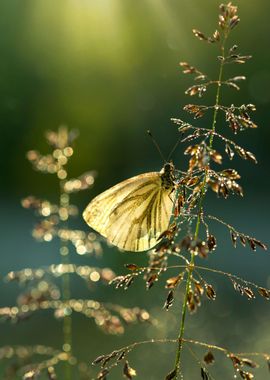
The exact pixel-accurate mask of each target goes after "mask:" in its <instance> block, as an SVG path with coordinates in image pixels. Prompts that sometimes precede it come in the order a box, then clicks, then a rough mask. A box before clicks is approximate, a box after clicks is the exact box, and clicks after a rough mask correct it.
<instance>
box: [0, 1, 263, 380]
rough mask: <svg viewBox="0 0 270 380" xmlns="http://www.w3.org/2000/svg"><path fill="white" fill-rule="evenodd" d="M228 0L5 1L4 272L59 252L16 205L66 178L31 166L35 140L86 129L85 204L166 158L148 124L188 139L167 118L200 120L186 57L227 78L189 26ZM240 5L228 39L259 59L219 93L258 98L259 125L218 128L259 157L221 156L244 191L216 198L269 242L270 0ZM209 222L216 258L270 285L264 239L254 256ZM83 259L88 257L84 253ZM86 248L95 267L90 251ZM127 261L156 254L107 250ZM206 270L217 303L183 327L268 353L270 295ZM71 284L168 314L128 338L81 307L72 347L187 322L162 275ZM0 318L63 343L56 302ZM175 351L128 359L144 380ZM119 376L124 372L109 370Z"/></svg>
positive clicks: (230, 217)
mask: <svg viewBox="0 0 270 380" xmlns="http://www.w3.org/2000/svg"><path fill="white" fill-rule="evenodd" d="M218 4H219V2H218V1H216V0H207V1H201V0H166V1H165V0H144V1H141V0H137V1H132V0H124V1H123V0H96V1H94V0H65V1H64V0H57V1H55V0H54V1H52V0H24V1H21V0H1V4H0V56H1V59H0V131H1V147H0V173H1V188H0V193H1V222H0V223H1V226H0V227H1V229H0V231H1V241H2V244H1V274H2V275H4V274H5V273H6V272H7V271H9V270H12V269H21V268H24V267H29V266H33V267H38V266H42V265H46V264H50V263H52V262H59V257H58V254H57V245H50V244H40V245H38V244H37V243H35V242H34V241H33V240H32V238H31V236H30V231H31V227H32V225H33V223H34V220H35V218H34V216H32V215H31V214H30V213H29V212H27V211H25V210H23V209H21V207H20V199H21V198H22V197H24V196H26V195H28V194H34V195H36V196H41V197H43V198H44V197H48V198H50V199H52V200H55V199H56V198H57V197H58V194H57V189H58V188H57V182H56V180H54V179H53V177H52V176H46V175H42V174H39V173H36V172H33V171H32V170H31V167H30V165H29V163H28V162H27V160H26V159H25V153H26V151H28V150H29V149H38V150H40V151H41V152H42V153H48V151H49V148H48V146H47V145H46V143H45V139H44V133H45V131H46V130H47V129H56V128H57V127H58V126H59V125H60V124H65V125H68V126H69V127H70V128H75V129H78V130H79V131H80V137H79V138H78V140H77V141H76V144H75V154H74V156H73V157H72V160H71V163H70V165H69V173H70V175H71V176H76V175H79V174H81V173H83V172H85V171H87V170H90V169H95V170H97V172H98V178H97V180H96V186H95V187H94V188H93V190H90V191H87V192H84V193H81V194H80V195H76V196H74V199H73V201H74V202H75V203H76V204H78V205H79V206H80V208H81V210H82V209H83V208H84V207H85V205H86V204H87V203H88V202H89V200H90V199H91V198H92V197H93V196H94V195H96V194H97V193H99V192H100V191H102V190H105V189H106V188H107V187H109V186H111V185H113V184H115V183H116V182H119V181H120V180H123V179H125V178H127V177H131V176H132V175H135V174H139V173H143V172H147V171H152V170H159V169H160V168H161V166H162V160H161V158H160V156H159V154H158V153H157V151H156V150H155V147H154V146H153V144H152V142H151V140H150V139H149V138H148V137H147V136H146V130H147V129H151V130H152V132H153V134H154V135H155V137H156V139H157V140H158V141H159V143H160V146H161V149H162V151H163V152H164V155H165V156H166V155H167V154H168V153H169V152H170V150H171V148H172V146H173V145H174V143H175V141H176V139H177V138H178V133H177V128H176V127H175V126H174V125H173V124H172V123H171V122H170V118H171V117H179V118H185V120H187V121H188V122H191V121H192V119H191V118H190V116H189V115H187V114H185V113H184V112H183V111H182V108H183V106H184V105H185V104H187V103H190V102H192V103H193V102H195V103H196V102H201V100H199V101H198V99H194V98H189V97H188V96H186V95H184V91H185V89H186V88H187V87H188V86H189V85H190V84H192V82H191V77H188V76H183V75H182V74H181V70H180V67H179V65H178V64H179V62H180V61H188V62H189V63H190V64H192V65H195V66H197V67H198V68H199V69H200V70H202V71H203V72H206V73H207V74H209V76H210V77H211V78H216V77H217V72H218V66H217V59H216V56H217V55H218V54H219V53H218V51H217V48H216V47H215V46H214V45H207V44H205V43H203V42H200V41H199V40H198V39H196V38H194V36H193V34H192V32H191V30H192V28H194V27H195V28H198V29H200V30H202V31H203V32H205V34H211V33H212V32H213V31H214V30H215V28H216V20H217V10H218ZM236 4H237V5H239V14H240V18H241V23H240V25H239V26H238V27H237V28H236V29H235V31H234V32H233V33H232V35H231V38H230V41H229V43H228V45H229V44H230V45H233V44H235V43H236V44H238V45H239V52H241V53H243V54H252V56H253V59H252V60H251V61H248V63H247V64H246V65H228V66H226V71H225V75H226V76H227V77H232V76H235V75H245V76H247V80H246V82H245V83H243V84H242V86H241V87H242V89H241V91H240V92H236V91H234V90H232V89H227V88H225V89H223V90H222V95H221V99H222V103H223V104H225V105H230V104H232V103H234V104H236V105H241V104H242V103H254V104H256V106H257V112H256V114H255V115H254V120H255V121H256V123H258V125H259V126H260V128H259V129H257V130H248V131H246V132H243V133H242V134H240V135H237V136H234V135H233V134H232V133H231V131H230V130H229V128H228V127H227V126H226V125H225V124H224V123H222V121H221V119H220V120H219V122H218V124H217V130H218V131H220V132H221V133H224V134H225V135H226V136H227V137H229V138H232V139H236V141H238V142H239V144H240V145H243V146H244V147H246V148H247V149H248V150H250V151H252V152H254V153H255V154H256V156H257V158H258V164H257V165H254V164H252V163H251V162H246V161H241V160H239V159H236V160H233V161H232V162H228V161H226V160H225V162H224V163H225V165H226V166H229V167H232V166H233V167H235V168H237V170H239V172H240V173H241V175H242V177H243V178H242V180H241V181H242V182H241V183H242V184H243V186H244V190H245V195H246V196H245V198H244V199H239V198H231V199H229V200H227V201H224V200H220V201H216V200H215V197H213V195H210V196H209V204H208V208H209V212H211V213H212V214H215V215H220V216H221V217H223V218H224V219H225V220H227V221H228V222H231V223H233V224H234V225H235V226H236V228H238V229H239V230H241V231H245V232H247V233H249V234H250V235H255V236H257V237H258V238H260V239H262V240H264V241H266V242H267V240H269V211H270V207H269V190H268V188H269V183H270V181H269V140H270V132H269V126H268V124H269V103H270V91H269V88H270V68H269V67H270V66H269V64H270V50H269V35H270V33H269V32H270V26H269V12H270V3H269V1H268V0H261V1H255V0H249V1H247V0H245V1H244V0H241V1H237V2H236ZM202 102H205V104H213V102H214V93H213V92H212V91H210V92H209V94H206V96H205V98H203V99H202ZM210 122H211V118H210V117H208V118H205V119H202V120H201V125H202V126H204V127H209V126H210ZM197 123H198V121H196V124H197ZM183 149H184V147H183V146H180V147H179V148H178V150H177V151H176V152H175V154H174V157H173V158H174V162H175V164H176V166H177V168H179V169H185V168H186V160H183V155H182V152H183ZM77 227H78V228H79V227H82V228H86V227H85V225H84V223H83V221H82V220H78V224H77ZM212 228H213V229H214V228H216V231H217V236H218V242H219V244H218V248H219V249H218V250H217V252H216V254H215V256H213V257H211V259H209V260H208V262H207V265H209V266H211V267H214V266H215V267H218V268H221V269H223V270H226V271H231V272H233V273H236V274H240V275H241V276H243V277H245V278H248V279H250V280H251V281H252V280H254V281H255V282H258V283H259V284H261V285H265V286H266V285H268V287H270V277H269V256H268V253H265V252H262V251H258V252H257V253H256V254H255V255H252V253H250V252H249V251H248V249H247V250H244V249H240V248H239V249H237V250H234V249H233V248H232V247H231V245H230V243H229V242H228V241H229V236H228V233H227V231H225V230H224V229H223V228H220V227H219V226H217V227H216V226H215V225H213V226H212ZM73 258H74V260H76V261H77V262H81V258H79V257H78V256H76V255H75V254H74V256H73ZM83 260H84V262H85V263H86V264H89V265H97V263H96V261H94V260H93V259H87V258H85V257H84V258H83ZM126 262H137V263H143V264H146V262H147V258H146V255H145V254H142V255H136V254H127V255H123V254H121V253H119V252H117V250H113V249H109V250H106V249H105V254H104V258H103V259H102V260H101V261H99V263H98V265H100V266H104V267H105V266H111V267H112V268H113V269H114V270H115V271H116V272H117V273H119V274H120V273H122V272H123V271H124V269H123V264H124V263H126ZM203 264H205V263H203ZM208 279H209V282H211V283H213V285H214V286H215V287H216V289H217V292H218V298H217V301H216V302H214V303H210V302H209V301H208V302H206V303H205V304H204V305H203V307H202V308H201V310H200V311H199V313H198V314H196V315H195V316H194V317H192V318H189V319H188V327H187V336H188V337H192V338H198V339H202V340H205V341H211V342H213V343H217V344H221V345H226V346H228V347H230V348H232V349H235V350H240V351H254V350H261V351H267V350H268V351H269V350H270V344H269V343H270V334H269V318H270V312H269V304H267V303H266V301H264V300H262V299H256V300H255V301H254V302H248V301H247V300H246V299H245V298H241V297H240V295H238V294H236V293H235V292H233V291H232V290H231V286H230V284H229V283H228V282H226V281H225V280H222V278H218V277H213V276H212V275H210V276H209V277H208ZM74 285H75V295H77V296H78V297H89V298H97V299H100V300H107V301H108V300H109V301H110V302H117V303H120V304H123V305H125V306H134V305H139V306H142V307H146V308H148V309H150V310H152V312H153V314H154V316H156V317H157V318H158V319H159V320H160V324H159V325H158V327H146V326H143V325H140V326H134V327H128V328H127V334H126V335H125V336H124V337H107V336H104V335H103V334H102V333H101V332H100V331H99V330H97V329H96V328H95V326H94V324H93V323H92V322H89V321H86V320H85V319H84V318H82V317H75V328H74V331H75V333H74V340H75V351H76V352H77V353H78V354H79V355H80V356H81V357H82V358H83V359H85V360H88V361H89V362H90V360H91V359H93V358H94V357H95V356H96V355H98V354H100V353H104V352H109V351H110V350H112V349H114V348H115V347H120V346H122V345H124V344H128V343H129V342H133V341H134V340H135V339H136V340H137V339H145V338H146V337H148V338H149V337H150V338H151V337H156V338H158V337H165V336H170V337H175V336H176V334H177V333H176V329H177V320H178V319H179V312H180V303H179V301H178V302H176V304H175V306H174V307H173V309H171V311H170V312H169V313H166V312H165V311H163V310H162V305H163V303H164V299H165V297H166V292H165V291H164V289H163V287H162V286H161V284H160V286H158V285H157V286H156V287H154V288H153V290H151V292H148V293H146V292H145V290H144V284H143V283H142V281H141V282H140V281H138V283H137V284H135V285H134V288H133V289H132V288H131V289H130V290H129V291H128V292H123V291H115V290H113V289H112V288H109V289H104V288H98V290H97V291H96V293H89V291H88V290H87V289H83V287H81V286H79V283H78V284H77V283H75V284H74ZM0 289H1V290H0V299H1V306H4V305H12V304H13V303H14V300H15V296H16V293H17V288H16V286H15V285H14V286H13V285H1V287H0ZM44 324H46V331H45V330H44ZM0 329H1V344H8V343H13V344H32V343H44V344H54V345H55V346H58V347H60V346H61V325H60V323H59V322H56V321H54V319H53V316H52V315H51V314H50V313H47V314H46V313H43V314H42V313H40V314H38V315H37V316H35V317H34V318H33V319H32V320H30V321H28V322H25V323H24V324H21V325H17V326H12V325H8V324H4V325H0ZM173 357H174V347H170V346H166V347H165V346H159V347H154V346H151V347H144V348H141V349H140V350H138V351H136V352H134V355H133V356H132V358H131V359H133V362H132V363H131V364H134V366H136V365H137V366H138V368H139V370H138V379H147V380H158V379H162V378H164V377H165V374H166V373H167V372H168V371H169V369H171V367H172V363H173ZM184 361H185V364H186V369H187V374H188V375H187V378H188V379H189V380H193V379H194V380H195V379H197V378H199V368H198V367H197V366H195V365H194V362H193V359H192V357H191V356H190V355H187V356H186V357H185V360H184ZM224 366H225V367H226V362H225V361H224V359H223V358H222V357H219V358H218V360H217V365H216V369H214V373H216V378H218V379H221V378H222V379H230V378H232V376H231V375H229V372H224V371H225V367H224ZM218 367H219V368H220V369H219V370H218ZM166 371H167V372H166ZM215 371H216V372H215ZM259 371H260V372H258V376H257V379H259V380H264V379H265V378H266V376H267V375H266V374H267V371H266V369H265V368H262V370H259ZM224 373H226V375H224ZM224 376H226V377H224ZM120 377H121V376H120V375H119V374H118V375H117V374H116V375H115V377H112V378H114V379H119V378H120Z"/></svg>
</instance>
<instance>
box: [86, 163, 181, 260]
mask: <svg viewBox="0 0 270 380" xmlns="http://www.w3.org/2000/svg"><path fill="white" fill-rule="evenodd" d="M173 172H174V166H173V164H172V163H166V164H165V165H164V167H163V168H162V170H161V171H160V172H150V173H145V174H140V175H137V176H135V177H132V178H129V179H127V180H126V181H123V182H120V183H118V184H117V185H115V186H113V187H111V188H110V189H108V190H106V191H104V192H103V193H101V194H100V195H98V196H97V197H96V198H94V199H93V200H92V201H91V202H90V203H89V205H88V206H87V207H86V209H85V210H84V212H83V218H84V220H85V221H86V223H87V224H88V225H89V226H90V227H91V228H93V229H94V230H96V231H97V232H99V233H100V234H101V235H102V236H104V237H105V238H106V239H107V240H108V242H110V243H111V244H113V245H115V246H117V247H118V248H120V249H123V250H126V251H134V252H139V251H146V250H148V249H151V248H153V247H154V246H155V245H156V244H157V243H158V239H159V237H160V235H161V234H162V232H164V231H165V230H167V229H168V226H169V222H170V218H171V214H172V209H173V195H172V194H173V193H174V191H175V188H174V175H173Z"/></svg>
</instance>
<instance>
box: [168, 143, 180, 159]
mask: <svg viewBox="0 0 270 380" xmlns="http://www.w3.org/2000/svg"><path fill="white" fill-rule="evenodd" d="M180 141H181V137H180V138H179V139H178V140H177V141H176V144H175V145H174V147H173V148H172V150H171V153H170V154H169V157H168V159H167V162H169V159H170V158H171V157H172V155H173V153H174V151H175V149H176V148H177V147H178V144H179V143H180Z"/></svg>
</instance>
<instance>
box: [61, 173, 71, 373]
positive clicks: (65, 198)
mask: <svg viewBox="0 0 270 380" xmlns="http://www.w3.org/2000/svg"><path fill="white" fill-rule="evenodd" d="M64 183H65V182H64V181H63V180H62V181H61V182H60V212H59V213H60V219H61V221H62V227H63V228H67V225H68V207H69V195H68V194H67V193H66V192H65V190H64ZM60 255H61V262H62V264H63V265H68V264H69V248H68V243H67V241H66V240H64V239H61V245H60ZM62 298H63V301H68V300H69V299H70V276H69V273H64V274H63V276H62ZM64 313H65V315H64V320H63V351H65V352H66V353H67V354H69V355H71V350H72V319H71V315H70V310H69V309H68V308H66V309H65V311H64ZM65 373H66V376H65V379H66V380H72V377H71V376H72V374H71V367H70V365H69V363H68V361H65Z"/></svg>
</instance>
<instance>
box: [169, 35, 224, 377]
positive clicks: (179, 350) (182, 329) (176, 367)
mask: <svg viewBox="0 0 270 380" xmlns="http://www.w3.org/2000/svg"><path fill="white" fill-rule="evenodd" d="M227 37H228V33H227V32H226V31H225V32H224V39H223V41H222V43H221V54H222V57H223V58H224V57H225V42H226V39H227ZM223 67H224V62H223V60H221V63H220V68H219V76H218V81H217V92H216V98H215V106H214V113H213V121H212V128H211V131H212V134H211V137H210V141H209V147H210V149H211V148H212V146H213V140H214V132H215V130H216V123H217V114H218V106H219V100H220V88H221V81H222V74H223ZM207 174H208V168H206V170H205V174H204V179H203V186H202V190H201V197H200V201H199V206H198V216H197V222H196V227H195V233H194V239H195V240H196V239H197V238H198V236H199V231H200V225H201V214H202V207H203V200H204V197H205V194H206V190H207V183H206V181H207ZM194 261H195V254H194V252H193V253H192V254H191V260H190V264H189V266H188V268H187V271H188V275H187V281H186V289H185V295H184V302H183V305H182V316H181V321H180V327H179V334H178V346H177V351H176V356H175V365H174V371H175V375H174V378H173V380H177V379H178V376H179V373H180V363H181V353H182V348H183V337H184V332H185V321H186V313H187V304H188V302H187V301H188V294H189V291H190V288H191V279H192V272H193V269H194Z"/></svg>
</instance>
